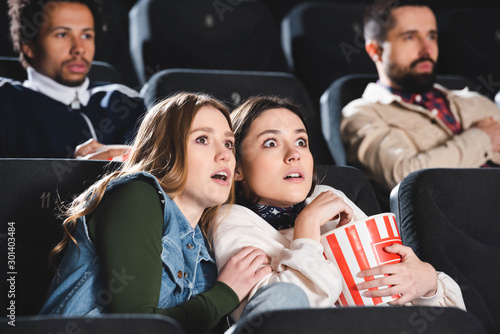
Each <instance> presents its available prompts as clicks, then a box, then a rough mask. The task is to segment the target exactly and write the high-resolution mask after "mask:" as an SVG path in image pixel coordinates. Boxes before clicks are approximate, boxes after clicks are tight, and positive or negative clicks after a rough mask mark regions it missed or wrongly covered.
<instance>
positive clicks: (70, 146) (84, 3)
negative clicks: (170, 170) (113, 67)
mask: <svg viewBox="0 0 500 334" xmlns="http://www.w3.org/2000/svg"><path fill="white" fill-rule="evenodd" d="M8 4H9V16H10V30H11V36H12V41H13V44H14V49H15V51H17V52H19V60H20V62H21V64H22V65H23V66H24V67H25V68H26V71H27V75H28V79H27V80H26V81H25V82H23V83H20V82H15V81H13V80H10V79H6V78H2V79H0V100H1V101H2V105H0V127H1V134H2V135H1V137H0V157H55V158H57V157H61V158H62V157H66V158H71V157H74V156H90V157H94V158H108V157H110V156H114V155H118V154H121V153H122V151H121V150H122V149H121V146H116V145H109V144H124V143H126V142H127V141H128V140H130V139H132V137H133V135H134V132H135V125H136V120H137V118H138V117H139V116H140V115H142V114H143V112H144V110H145V107H144V102H143V100H142V98H141V97H140V96H139V94H138V93H137V92H136V91H134V90H132V89H130V88H128V87H126V86H123V85H118V84H102V83H101V84H98V83H94V82H90V81H89V79H88V77H87V74H88V73H89V71H90V68H91V66H92V60H93V58H94V53H95V40H96V38H98V37H99V36H100V35H101V33H102V31H103V25H102V21H101V12H100V5H101V4H100V2H99V1H98V0H63V1H58V0H9V1H8ZM84 142H86V143H89V142H91V144H89V145H86V146H84V147H83V148H82V149H80V150H77V151H76V152H75V148H76V147H77V146H78V145H81V144H82V143H84Z"/></svg>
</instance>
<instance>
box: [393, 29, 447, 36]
mask: <svg viewBox="0 0 500 334" xmlns="http://www.w3.org/2000/svg"><path fill="white" fill-rule="evenodd" d="M417 32H418V30H406V31H403V32H402V33H400V34H399V36H403V35H408V34H415V33H417ZM427 33H431V34H437V33H438V31H437V30H435V29H433V30H429V31H428V32H427Z"/></svg>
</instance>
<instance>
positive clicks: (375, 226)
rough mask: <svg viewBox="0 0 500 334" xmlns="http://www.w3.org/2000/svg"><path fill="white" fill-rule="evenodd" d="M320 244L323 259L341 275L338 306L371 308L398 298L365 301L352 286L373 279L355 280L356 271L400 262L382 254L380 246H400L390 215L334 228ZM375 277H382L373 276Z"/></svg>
mask: <svg viewBox="0 0 500 334" xmlns="http://www.w3.org/2000/svg"><path fill="white" fill-rule="evenodd" d="M322 243H323V246H324V248H325V256H326V257H327V258H328V259H329V260H331V261H333V262H334V263H336V264H337V266H338V267H339V269H340V271H341V273H342V278H343V286H342V293H341V295H340V300H339V301H340V304H341V305H343V306H355V305H356V306H374V305H379V304H383V303H387V302H390V301H391V300H394V299H396V298H398V297H399V295H396V296H391V297H373V298H368V297H365V296H363V293H362V291H358V289H357V288H356V284H358V283H361V282H363V281H368V280H372V279H373V277H367V278H359V277H357V274H358V273H359V272H360V271H362V270H365V269H368V268H373V267H377V266H379V265H383V264H390V263H397V262H401V257H400V256H399V255H398V254H391V253H388V252H386V251H384V247H386V246H389V245H391V244H393V243H399V244H401V238H400V236H399V233H398V229H397V225H396V219H395V216H394V214H392V213H384V214H379V215H376V216H371V217H368V218H366V219H365V220H362V221H357V222H354V223H351V224H349V225H347V226H344V227H340V228H337V229H334V230H333V231H331V232H329V233H328V234H325V235H324V236H323V238H322ZM379 277H382V276H375V278H379ZM380 288H385V287H380ZM375 289H377V288H375ZM372 290H373V289H372Z"/></svg>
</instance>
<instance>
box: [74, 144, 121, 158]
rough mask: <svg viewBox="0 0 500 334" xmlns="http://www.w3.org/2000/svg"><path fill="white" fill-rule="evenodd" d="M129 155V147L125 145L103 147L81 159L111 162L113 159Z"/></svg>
mask: <svg viewBox="0 0 500 334" xmlns="http://www.w3.org/2000/svg"><path fill="white" fill-rule="evenodd" d="M128 153H130V147H129V146H127V145H103V144H100V146H99V148H97V149H95V150H94V151H92V152H90V153H88V154H86V155H85V156H83V157H81V158H82V159H87V160H111V159H112V158H114V157H117V156H121V155H125V154H128Z"/></svg>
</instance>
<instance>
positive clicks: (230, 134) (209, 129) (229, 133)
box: [189, 128, 234, 138]
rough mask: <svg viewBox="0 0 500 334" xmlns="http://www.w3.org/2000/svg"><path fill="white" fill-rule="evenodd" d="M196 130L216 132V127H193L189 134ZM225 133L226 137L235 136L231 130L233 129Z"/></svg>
mask: <svg viewBox="0 0 500 334" xmlns="http://www.w3.org/2000/svg"><path fill="white" fill-rule="evenodd" d="M195 132H208V133H214V129H212V128H197V129H193V130H191V131H190V132H189V134H192V133H195ZM224 135H225V136H226V137H233V138H234V134H233V133H232V132H231V131H226V132H225V133H224Z"/></svg>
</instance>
